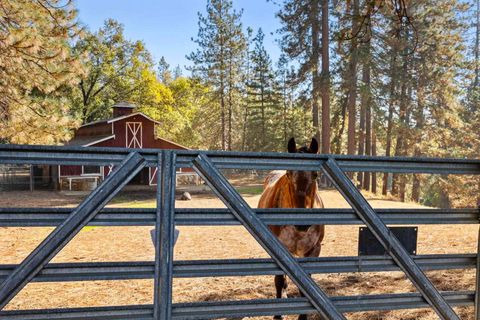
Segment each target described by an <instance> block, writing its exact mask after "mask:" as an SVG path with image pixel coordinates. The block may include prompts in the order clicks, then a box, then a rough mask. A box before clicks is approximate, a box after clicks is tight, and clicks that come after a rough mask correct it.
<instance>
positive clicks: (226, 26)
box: [187, 0, 246, 150]
mask: <svg viewBox="0 0 480 320" xmlns="http://www.w3.org/2000/svg"><path fill="white" fill-rule="evenodd" d="M206 11H207V15H206V16H203V15H202V14H200V13H199V14H198V17H199V22H198V25H199V30H198V36H197V39H195V40H194V42H195V43H196V44H197V46H198V49H197V50H196V51H195V52H192V53H191V54H190V55H188V56H187V58H188V59H189V60H190V61H191V62H192V63H193V66H192V67H191V68H190V70H191V71H192V72H193V75H194V76H196V77H199V78H200V79H202V81H204V82H205V83H206V84H207V85H208V86H209V87H211V88H212V100H213V101H215V102H217V103H219V105H220V110H219V114H220V116H219V118H220V123H221V127H220V128H217V129H215V130H216V131H217V132H219V134H220V135H221V139H220V141H221V149H222V150H227V149H228V150H231V149H232V147H233V126H234V120H235V119H234V117H235V115H236V114H237V113H238V109H239V108H240V103H239V96H240V88H238V85H240V83H241V81H240V80H241V74H240V73H241V71H242V68H241V66H242V62H243V57H244V54H245V49H246V43H245V36H244V34H243V31H242V24H241V22H240V19H241V16H242V12H241V11H240V12H238V11H236V10H234V9H233V4H232V1H231V0H208V2H207V10H206ZM211 114H212V115H215V116H216V115H217V111H216V110H212V113H211ZM214 124H215V122H213V123H212V125H214Z"/></svg>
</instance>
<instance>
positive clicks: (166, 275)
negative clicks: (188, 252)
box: [153, 151, 175, 320]
mask: <svg viewBox="0 0 480 320" xmlns="http://www.w3.org/2000/svg"><path fill="white" fill-rule="evenodd" d="M157 168H158V169H157V179H158V182H157V222H156V226H155V284H154V290H155V291H154V311H153V316H154V319H155V320H170V319H171V317H172V284H173V280H172V279H173V243H174V229H175V219H174V213H175V154H174V153H173V152H172V151H164V152H162V153H159V154H158V167H157Z"/></svg>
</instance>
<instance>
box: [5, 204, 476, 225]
mask: <svg viewBox="0 0 480 320" xmlns="http://www.w3.org/2000/svg"><path fill="white" fill-rule="evenodd" d="M72 210H73V208H0V227H50V226H52V227H55V226H58V225H59V224H61V223H62V222H63V221H64V220H65V219H66V218H67V217H68V215H69V214H70V213H71V212H72ZM252 210H253V211H255V213H256V214H257V215H258V217H260V219H262V220H263V222H265V224H267V225H286V224H293V225H312V224H325V225H363V221H362V220H361V219H360V218H359V217H358V215H357V214H356V213H355V211H354V210H352V209H336V208H324V209H275V210H272V209H252ZM376 212H377V214H378V216H379V217H380V218H382V220H383V221H384V222H385V223H386V224H388V225H406V224H411V225H418V224H435V225H440V224H476V225H478V222H479V220H478V219H479V211H478V209H471V208H463V209H380V208H379V209H376ZM155 221H156V209H155V208H105V209H103V210H102V211H100V212H99V213H98V214H97V215H96V216H95V218H93V219H92V220H91V221H90V222H89V224H88V225H90V226H155ZM175 224H176V225H184V226H185V225H187V226H198V225H205V226H218V225H223V226H227V225H239V224H240V222H238V220H237V219H236V218H235V216H234V215H233V214H232V213H231V212H230V210H228V209H214V208H205V209H202V208H177V209H175Z"/></svg>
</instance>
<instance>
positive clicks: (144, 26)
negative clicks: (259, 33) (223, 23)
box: [76, 0, 280, 68]
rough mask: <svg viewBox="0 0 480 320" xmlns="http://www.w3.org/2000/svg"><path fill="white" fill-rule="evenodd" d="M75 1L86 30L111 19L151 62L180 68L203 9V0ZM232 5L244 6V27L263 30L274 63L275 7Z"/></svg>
mask: <svg viewBox="0 0 480 320" xmlns="http://www.w3.org/2000/svg"><path fill="white" fill-rule="evenodd" d="M76 4H77V8H78V9H79V18H80V20H81V22H82V23H84V24H85V25H87V26H88V28H89V29H90V30H97V29H98V28H99V27H100V26H102V24H103V22H104V21H105V20H106V19H107V18H113V19H115V20H117V21H119V22H121V23H122V24H123V25H124V26H125V35H126V37H127V38H128V39H130V40H143V41H144V42H145V44H146V46H147V48H148V50H149V51H150V52H151V53H152V54H153V56H154V58H155V61H158V59H159V58H160V57H161V56H165V58H166V60H167V62H168V63H169V64H170V65H171V66H176V65H180V66H181V67H182V68H184V66H185V65H188V64H189V61H188V60H187V59H186V58H185V55H186V54H188V53H190V52H191V51H192V50H194V49H195V44H194V43H193V42H192V41H191V38H192V37H196V35H197V30H198V25H197V23H198V18H197V12H199V11H200V12H202V13H203V12H205V6H206V0H173V1H169V0H76ZM234 7H235V8H236V9H241V8H243V9H244V13H243V19H242V22H243V25H244V28H245V29H246V27H247V26H250V27H252V28H253V29H254V30H255V32H256V30H257V29H258V28H259V27H261V28H262V29H263V31H264V32H265V34H266V36H265V47H266V48H267V51H268V52H269V53H270V55H271V57H272V59H273V61H274V62H275V61H276V59H277V58H278V56H279V54H280V50H279V49H278V46H277V44H276V43H275V40H274V39H275V36H276V35H275V30H276V29H277V28H278V27H279V23H278V20H277V18H275V12H276V11H277V10H278V7H277V6H276V5H275V4H273V3H272V2H267V1H266V0H234ZM271 33H274V34H273V35H271Z"/></svg>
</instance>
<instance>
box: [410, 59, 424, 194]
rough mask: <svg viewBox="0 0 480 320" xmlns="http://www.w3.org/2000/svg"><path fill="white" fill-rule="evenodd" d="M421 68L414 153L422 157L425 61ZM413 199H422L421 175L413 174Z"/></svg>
mask: <svg viewBox="0 0 480 320" xmlns="http://www.w3.org/2000/svg"><path fill="white" fill-rule="evenodd" d="M420 65H421V67H420V68H421V70H420V76H419V79H418V83H417V86H416V87H417V110H416V112H415V122H416V125H415V147H414V151H413V154H414V156H415V157H420V156H421V155H422V149H421V143H422V131H423V123H424V112H423V109H424V108H425V85H426V83H425V82H426V81H425V67H424V63H423V62H420ZM412 200H413V201H415V202H419V201H420V175H419V174H414V175H413V182H412Z"/></svg>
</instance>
